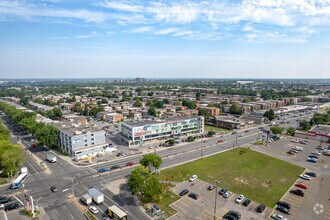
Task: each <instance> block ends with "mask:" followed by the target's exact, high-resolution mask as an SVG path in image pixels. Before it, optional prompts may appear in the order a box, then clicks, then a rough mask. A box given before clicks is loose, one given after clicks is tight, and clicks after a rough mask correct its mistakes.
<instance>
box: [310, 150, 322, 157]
mask: <svg viewBox="0 0 330 220" xmlns="http://www.w3.org/2000/svg"><path fill="white" fill-rule="evenodd" d="M311 154H314V155H317V156H321V153H320V152H318V151H314V152H312V153H311Z"/></svg>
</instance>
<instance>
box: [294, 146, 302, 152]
mask: <svg viewBox="0 0 330 220" xmlns="http://www.w3.org/2000/svg"><path fill="white" fill-rule="evenodd" d="M292 149H293V150H296V151H303V150H304V148H303V147H299V146H294V147H293V148H292Z"/></svg>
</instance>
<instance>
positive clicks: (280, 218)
mask: <svg viewBox="0 0 330 220" xmlns="http://www.w3.org/2000/svg"><path fill="white" fill-rule="evenodd" d="M271 217H272V219H275V220H287V219H286V218H285V217H284V216H283V215H280V214H272V216H271Z"/></svg>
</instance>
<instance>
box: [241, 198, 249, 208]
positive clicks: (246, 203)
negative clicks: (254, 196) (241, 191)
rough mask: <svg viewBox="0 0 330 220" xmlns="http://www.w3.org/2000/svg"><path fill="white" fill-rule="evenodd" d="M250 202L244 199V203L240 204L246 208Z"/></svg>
mask: <svg viewBox="0 0 330 220" xmlns="http://www.w3.org/2000/svg"><path fill="white" fill-rule="evenodd" d="M250 203H251V200H250V199H245V200H244V202H243V203H242V205H243V206H248V205H250Z"/></svg>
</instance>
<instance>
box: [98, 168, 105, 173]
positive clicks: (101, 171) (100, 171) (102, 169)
mask: <svg viewBox="0 0 330 220" xmlns="http://www.w3.org/2000/svg"><path fill="white" fill-rule="evenodd" d="M107 171H108V168H101V169H99V170H98V171H97V172H99V173H104V172H107Z"/></svg>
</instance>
